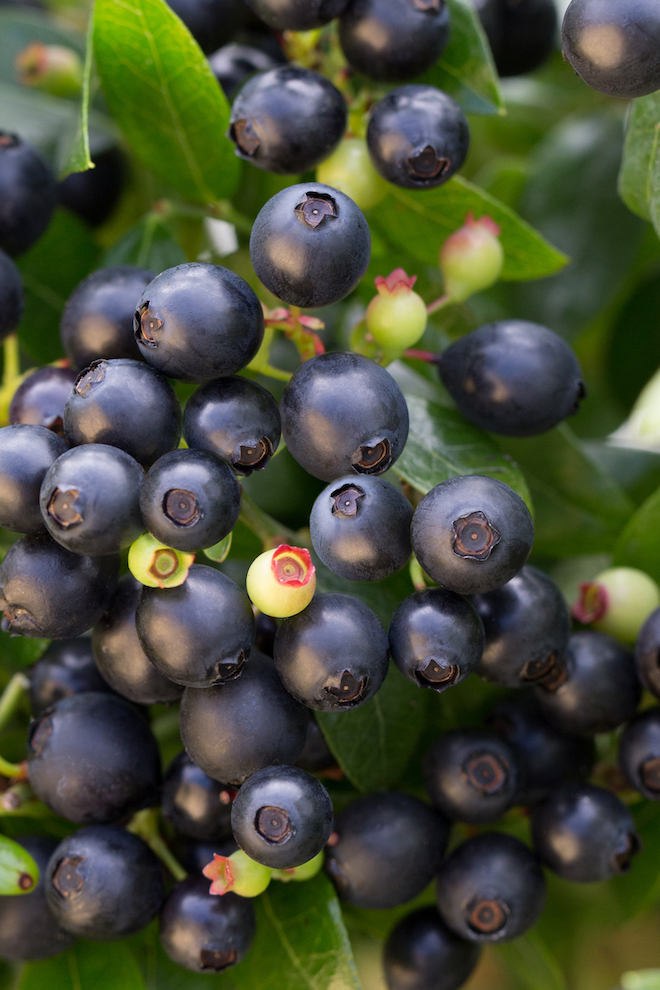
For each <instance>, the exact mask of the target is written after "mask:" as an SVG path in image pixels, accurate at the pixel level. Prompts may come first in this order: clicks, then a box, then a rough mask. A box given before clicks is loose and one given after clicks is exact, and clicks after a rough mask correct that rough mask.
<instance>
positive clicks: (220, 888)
mask: <svg viewBox="0 0 660 990" xmlns="http://www.w3.org/2000/svg"><path fill="white" fill-rule="evenodd" d="M272 872H273V871H272V870H271V868H270V867H269V866H262V865H261V863H255V861H254V860H253V859H250V857H249V856H248V855H247V853H244V852H243V850H242V849H238V850H237V851H236V852H235V853H232V854H231V856H218V854H217V853H214V854H213V861H212V862H211V863H208V864H207V865H206V866H205V867H204V869H203V870H202V873H203V874H204V876H205V877H206V878H207V879H208V880H212V881H213V882H212V883H211V888H210V890H209V893H211V894H220V895H221V896H222V894H227V893H229V891H230V890H231V891H233V892H234V893H235V894H238V895H239V897H258V896H259V894H263V892H264V890H265V889H266V887H267V886H268V884H269V883H270V878H271V874H272Z"/></svg>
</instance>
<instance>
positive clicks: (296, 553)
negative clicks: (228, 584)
mask: <svg viewBox="0 0 660 990" xmlns="http://www.w3.org/2000/svg"><path fill="white" fill-rule="evenodd" d="M245 583H246V587H247V593H248V595H249V596H250V598H251V600H252V602H253V603H254V604H255V605H256V606H257V608H258V609H259V611H260V612H265V614H266V615H272V616H274V618H276V619H286V618H288V617H289V616H290V615H297V613H298V612H302V610H303V609H304V608H307V606H308V605H309V603H310V602H311V600H312V598H313V597H314V592H315V591H316V569H315V567H314V565H313V564H312V558H311V556H310V553H309V550H306V549H305V548H304V547H290V546H287V545H286V544H282V546H280V547H277V549H276V550H267V551H266V552H265V553H262V554H260V555H259V556H258V557H257V559H256V560H253V561H252V563H251V564H250V569H249V571H248V572H247V578H246V582H245Z"/></svg>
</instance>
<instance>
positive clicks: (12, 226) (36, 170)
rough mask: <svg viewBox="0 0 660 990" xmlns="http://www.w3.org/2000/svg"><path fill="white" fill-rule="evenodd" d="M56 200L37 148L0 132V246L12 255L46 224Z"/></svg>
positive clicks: (52, 178) (54, 187)
mask: <svg viewBox="0 0 660 990" xmlns="http://www.w3.org/2000/svg"><path fill="white" fill-rule="evenodd" d="M56 201H57V185H56V182H55V176H54V174H53V171H52V169H51V167H50V166H49V165H47V164H46V162H45V161H44V159H43V158H42V157H41V155H40V154H39V152H38V151H35V149H34V148H33V147H32V145H31V144H26V143H25V142H24V141H22V140H21V139H20V137H18V135H17V134H8V133H7V131H0V249H2V250H3V251H6V252H7V254H10V255H12V257H15V256H16V255H17V254H23V252H24V251H27V249H28V248H30V247H32V245H33V244H34V242H35V241H37V240H39V238H40V237H41V235H42V234H43V233H44V231H45V230H46V227H48V225H49V223H50V221H51V217H52V216H53V211H54V209H55V204H56Z"/></svg>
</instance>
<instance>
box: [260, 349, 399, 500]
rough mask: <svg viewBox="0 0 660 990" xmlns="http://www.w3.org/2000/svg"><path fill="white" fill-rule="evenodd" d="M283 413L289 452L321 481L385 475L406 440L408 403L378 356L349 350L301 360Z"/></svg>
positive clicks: (286, 392)
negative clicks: (378, 361)
mask: <svg viewBox="0 0 660 990" xmlns="http://www.w3.org/2000/svg"><path fill="white" fill-rule="evenodd" d="M280 412H281V413H282V434H283V436H284V439H285V441H286V443H287V446H288V448H289V450H290V452H291V453H292V454H293V456H294V457H295V459H296V460H297V461H298V463H299V464H300V465H301V466H302V467H303V468H304V469H305V471H308V472H309V474H312V475H314V477H315V478H320V479H321V480H322V481H334V479H335V478H339V477H341V476H342V475H345V474H350V473H352V472H355V474H357V475H370V474H382V473H383V471H386V470H387V469H388V468H390V467H391V466H392V465H393V464H394V462H395V461H396V459H397V457H398V456H399V454H400V453H401V452H402V450H403V448H404V446H405V443H406V440H407V439H408V407H407V405H406V400H405V399H404V397H403V393H402V392H401V389H400V388H399V386H398V385H397V383H396V382H395V381H394V379H393V378H392V376H391V375H390V374H389V372H387V371H386V370H385V369H384V368H381V366H380V365H378V364H376V363H375V362H374V361H370V360H369V358H366V357H363V356H362V355H361V354H352V353H349V352H347V351H339V352H334V353H332V354H320V355H319V356H318V357H315V358H312V359H311V360H310V361H305V362H304V364H301V365H300V367H299V368H298V370H297V371H296V372H295V373H294V375H293V378H292V379H291V381H290V382H289V384H288V385H287V387H286V388H285V390H284V394H283V396H282V399H281V402H280ZM356 480H358V479H357V478H356Z"/></svg>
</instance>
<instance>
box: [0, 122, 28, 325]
mask: <svg viewBox="0 0 660 990" xmlns="http://www.w3.org/2000/svg"><path fill="white" fill-rule="evenodd" d="M0 140H1V139H0ZM0 161H1V159H0ZM0 209H1V207H0ZM24 306H25V299H24V297H23V279H22V278H21V273H20V272H19V270H18V268H17V267H16V265H15V264H14V262H13V261H12V260H11V258H10V257H9V255H8V254H5V252H4V251H0V340H4V338H5V337H7V336H8V335H9V334H10V333H13V332H14V330H15V329H16V327H17V326H18V324H19V323H20V322H21V317H22V316H23V308H24Z"/></svg>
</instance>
